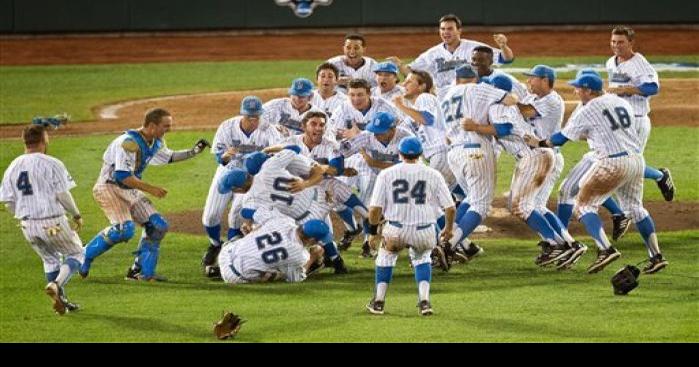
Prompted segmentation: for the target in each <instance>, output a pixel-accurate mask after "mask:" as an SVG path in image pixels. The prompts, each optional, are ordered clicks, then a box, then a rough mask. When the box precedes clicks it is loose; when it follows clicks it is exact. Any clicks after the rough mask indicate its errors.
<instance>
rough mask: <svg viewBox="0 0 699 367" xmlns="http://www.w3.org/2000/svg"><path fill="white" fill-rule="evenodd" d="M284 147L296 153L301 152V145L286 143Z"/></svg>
mask: <svg viewBox="0 0 699 367" xmlns="http://www.w3.org/2000/svg"><path fill="white" fill-rule="evenodd" d="M284 149H289V150H291V151H294V152H296V154H301V147H300V146H298V145H287V146H285V147H284Z"/></svg>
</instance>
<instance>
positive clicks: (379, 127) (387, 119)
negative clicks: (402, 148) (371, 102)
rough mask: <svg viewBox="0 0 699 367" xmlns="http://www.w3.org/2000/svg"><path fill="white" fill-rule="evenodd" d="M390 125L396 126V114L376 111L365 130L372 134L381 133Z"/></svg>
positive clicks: (390, 126)
mask: <svg viewBox="0 0 699 367" xmlns="http://www.w3.org/2000/svg"><path fill="white" fill-rule="evenodd" d="M392 127H396V116H395V115H393V114H392V113H390V112H378V113H376V114H375V115H374V118H372V119H371V122H369V123H368V124H367V125H366V130H367V131H369V132H372V133H374V134H383V133H385V132H386V131H388V129H390V128H392Z"/></svg>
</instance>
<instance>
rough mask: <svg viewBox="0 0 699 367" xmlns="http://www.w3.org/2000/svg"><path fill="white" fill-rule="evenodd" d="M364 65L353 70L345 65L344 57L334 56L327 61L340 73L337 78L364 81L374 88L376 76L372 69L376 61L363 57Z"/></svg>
mask: <svg viewBox="0 0 699 367" xmlns="http://www.w3.org/2000/svg"><path fill="white" fill-rule="evenodd" d="M362 58H363V59H364V64H363V65H362V66H360V67H359V69H355V68H353V67H351V66H349V65H347V64H345V55H339V56H335V57H333V58H330V59H328V62H329V63H331V64H333V65H335V66H336V67H337V70H339V71H340V75H338V77H339V78H342V77H345V76H348V77H350V78H351V79H364V80H366V81H368V82H369V85H371V86H372V87H375V86H376V77H375V76H376V75H375V74H374V68H375V67H376V60H374V59H372V58H371V57H367V56H364V57H362Z"/></svg>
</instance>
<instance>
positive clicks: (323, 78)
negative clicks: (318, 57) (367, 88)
mask: <svg viewBox="0 0 699 367" xmlns="http://www.w3.org/2000/svg"><path fill="white" fill-rule="evenodd" d="M339 77H340V71H339V70H337V67H336V66H335V65H333V64H331V63H329V62H324V63H322V64H320V65H318V67H317V68H316V86H317V88H316V89H315V90H313V96H312V97H311V105H313V106H315V107H317V108H318V109H320V110H322V111H323V112H325V114H326V115H327V116H328V117H330V116H332V111H333V110H335V109H336V108H337V107H338V106H339V105H340V104H342V103H343V102H344V101H346V100H347V95H345V94H344V93H343V92H342V91H340V90H339V89H338V88H337V82H338V78H339Z"/></svg>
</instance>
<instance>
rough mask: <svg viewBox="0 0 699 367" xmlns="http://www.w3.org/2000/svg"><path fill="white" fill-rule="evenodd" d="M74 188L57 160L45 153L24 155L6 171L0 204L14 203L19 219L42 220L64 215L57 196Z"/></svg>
mask: <svg viewBox="0 0 699 367" xmlns="http://www.w3.org/2000/svg"><path fill="white" fill-rule="evenodd" d="M74 187H75V181H73V178H72V177H71V176H70V174H69V173H68V170H66V167H65V166H64V165H63V163H62V162H61V161H59V160H58V159H56V158H54V157H51V156H48V155H46V154H43V153H28V154H22V155H21V156H19V157H17V158H15V159H14V160H13V161H12V163H10V166H9V167H7V170H6V171H5V174H4V176H3V179H2V188H0V201H2V202H12V203H13V204H14V208H15V218H17V219H42V218H51V217H58V216H62V215H64V214H65V209H64V208H63V206H62V205H61V204H60V203H59V202H58V199H57V198H56V194H58V193H61V192H66V191H68V190H70V189H72V188H74Z"/></svg>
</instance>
